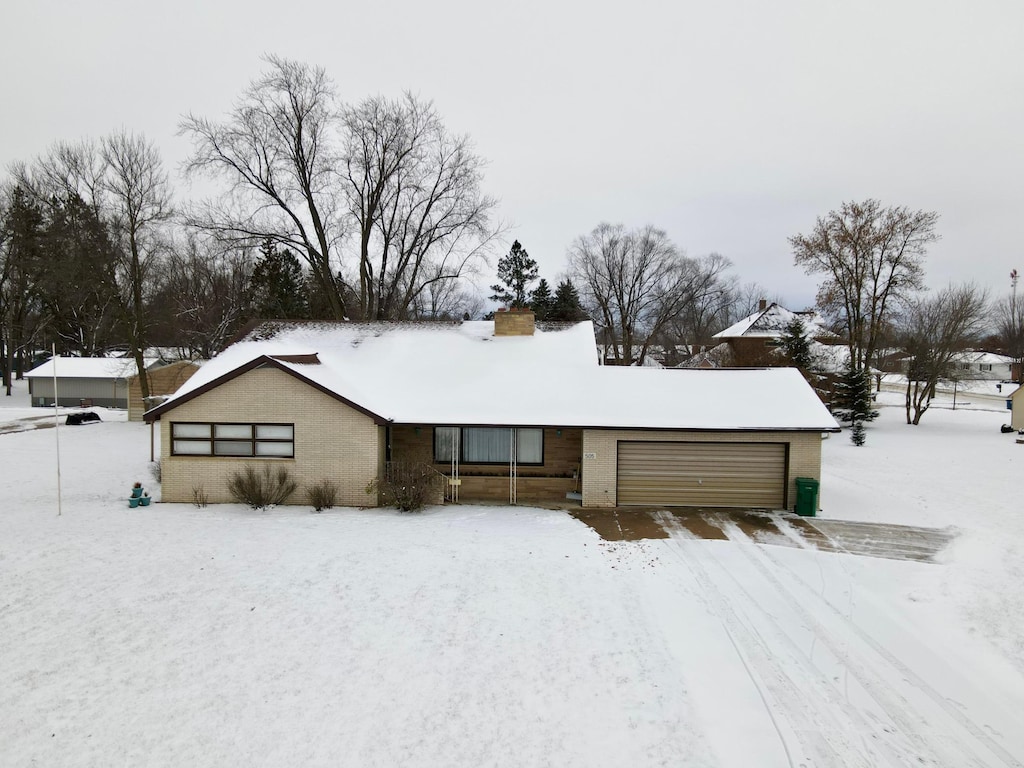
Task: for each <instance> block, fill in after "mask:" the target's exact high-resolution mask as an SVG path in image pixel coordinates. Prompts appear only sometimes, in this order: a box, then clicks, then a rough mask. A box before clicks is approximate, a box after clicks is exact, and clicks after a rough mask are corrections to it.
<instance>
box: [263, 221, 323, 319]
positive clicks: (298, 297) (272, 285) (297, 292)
mask: <svg viewBox="0 0 1024 768" xmlns="http://www.w3.org/2000/svg"><path fill="white" fill-rule="evenodd" d="M250 290H251V292H252V305H253V310H254V311H255V312H256V314H257V315H258V316H259V317H268V318H279V319H289V320H298V319H302V318H305V317H308V316H309V301H308V299H307V297H306V281H305V278H304V275H303V273H302V265H301V264H299V260H298V259H297V258H296V257H295V254H293V253H292V252H291V251H289V250H288V249H284V250H281V249H279V248H277V247H276V246H275V245H274V244H273V242H271V241H270V240H266V241H265V242H264V243H263V245H262V246H261V247H260V261H259V263H258V264H256V267H255V269H254V270H253V273H252V282H251V283H250Z"/></svg>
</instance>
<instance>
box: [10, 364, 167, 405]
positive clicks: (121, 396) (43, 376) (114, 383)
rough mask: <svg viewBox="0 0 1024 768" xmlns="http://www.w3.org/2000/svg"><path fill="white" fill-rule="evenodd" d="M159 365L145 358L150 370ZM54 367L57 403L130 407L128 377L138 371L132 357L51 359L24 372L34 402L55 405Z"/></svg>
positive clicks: (147, 367) (35, 403)
mask: <svg viewBox="0 0 1024 768" xmlns="http://www.w3.org/2000/svg"><path fill="white" fill-rule="evenodd" d="M159 365H160V362H159V361H158V360H152V359H147V360H146V369H147V370H153V369H154V368H157V367H159ZM54 369H56V376H57V401H58V405H63V406H82V405H84V406H93V405H95V406H103V407H106V408H127V407H128V379H129V378H130V377H131V376H133V375H135V374H137V372H138V371H137V369H136V367H135V360H134V359H132V358H130V357H60V356H58V357H56V358H51V359H50V360H47V361H46V362H45V363H43V364H42V365H39V366H37V367H35V368H33V369H32V370H31V371H29V372H28V373H26V374H25V378H26V379H28V391H29V396H30V398H31V402H32V405H34V406H52V405H53V396H54V393H53V384H54Z"/></svg>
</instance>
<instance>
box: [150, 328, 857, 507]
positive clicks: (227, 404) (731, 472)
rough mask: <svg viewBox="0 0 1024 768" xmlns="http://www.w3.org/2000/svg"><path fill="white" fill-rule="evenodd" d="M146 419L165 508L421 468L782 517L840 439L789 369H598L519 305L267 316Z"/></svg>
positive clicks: (358, 500)
mask: <svg viewBox="0 0 1024 768" xmlns="http://www.w3.org/2000/svg"><path fill="white" fill-rule="evenodd" d="M146 420H147V421H153V420H159V421H160V434H161V451H160V454H161V473H162V498H163V500H164V501H173V502H190V501H192V499H193V492H194V491H195V490H198V489H202V491H203V493H205V494H206V496H207V497H208V498H209V500H210V501H214V502H226V501H231V497H230V494H229V492H228V488H227V483H228V478H229V476H230V475H231V474H232V473H233V472H236V471H239V470H241V469H242V468H244V467H245V466H247V465H248V466H253V465H256V466H259V465H260V464H273V465H280V466H284V467H287V468H288V469H289V470H290V471H291V472H292V474H293V476H294V477H295V478H296V479H297V480H298V481H299V483H300V485H303V486H304V485H307V484H312V483H317V482H319V481H321V480H325V479H328V480H331V481H332V482H334V483H335V484H336V485H337V486H338V488H339V499H338V502H339V503H340V504H345V505H358V506H367V505H370V506H372V505H375V504H377V503H378V498H377V496H376V495H368V493H367V490H366V489H367V487H368V485H370V483H372V482H373V481H374V480H376V479H378V478H380V477H382V476H385V474H386V473H388V472H389V470H390V468H392V467H393V466H395V465H397V464H403V463H406V464H407V463H421V462H422V463H425V464H428V465H429V466H430V467H432V468H433V469H434V470H435V471H436V472H437V473H438V482H439V486H441V487H448V488H449V489H450V490H457V491H458V497H459V498H460V500H462V501H473V500H494V501H501V502H506V503H508V502H511V503H516V502H528V503H534V504H543V503H545V502H558V501H564V499H565V498H566V496H567V494H572V495H573V497H574V498H581V499H582V504H583V506H585V507H611V506H616V505H644V506H647V505H657V506H717V507H746V508H750V507H762V508H771V509H784V508H791V507H792V506H793V505H794V504H795V502H796V496H795V479H796V478H797V477H811V478H816V479H817V478H819V477H820V468H821V435H822V432H828V431H833V432H834V431H838V427H837V425H836V423H835V421H834V420H833V419H832V417H831V416H830V415H829V413H828V412H827V411H826V410H825V408H824V406H822V404H821V402H820V401H819V400H818V398H817V397H815V395H814V393H813V391H812V390H811V388H810V387H809V386H808V385H807V384H806V382H805V381H804V380H803V378H802V377H801V376H800V374H799V373H798V372H797V371H796V370H793V369H787V368H777V369H770V370H767V369H766V370H743V371H737V370H731V371H721V370H709V371H704V370H691V371H680V370H671V371H669V370H660V369H645V368H623V367H617V366H600V365H598V361H597V356H596V354H595V343H594V330H593V325H592V324H591V323H590V322H589V321H587V322H582V323H577V324H569V325H563V326H544V325H540V326H538V327H537V328H535V327H534V322H533V314H532V313H530V312H499V313H497V315H496V316H495V319H494V323H493V324H492V323H491V322H455V323H421V324H415V323H391V324H388V323H377V324H373V323H371V324H354V323H284V322H275V321H271V322H267V323H265V324H263V325H262V326H260V327H258V328H256V329H254V330H253V331H251V332H250V333H248V334H247V335H246V336H244V337H243V338H242V339H241V340H240V341H238V342H236V343H235V344H233V345H231V346H229V347H228V348H227V349H226V350H225V351H224V352H223V353H221V354H220V355H218V356H217V357H216V358H214V359H213V360H211V361H209V362H208V363H206V364H205V365H204V366H203V367H202V368H201V369H200V370H199V371H198V372H197V373H196V374H195V375H194V376H192V378H191V379H189V380H188V381H187V382H186V383H185V385H184V386H183V387H182V388H181V389H179V390H178V392H176V393H175V394H174V395H173V396H172V397H171V398H169V399H168V400H167V401H166V402H164V403H163V404H161V405H159V406H157V407H156V408H154V409H152V410H151V411H149V412H148V413H146ZM452 495H453V494H452ZM299 500H300V495H297V496H296V501H299Z"/></svg>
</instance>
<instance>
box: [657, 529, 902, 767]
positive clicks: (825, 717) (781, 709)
mask: <svg viewBox="0 0 1024 768" xmlns="http://www.w3.org/2000/svg"><path fill="white" fill-rule="evenodd" d="M659 522H660V523H661V524H662V525H664V526H665V528H666V530H669V531H671V532H672V533H673V534H674V535H673V536H672V537H671V538H670V539H668V540H666V541H665V546H666V548H667V550H668V551H669V552H670V553H671V554H672V556H673V557H675V558H676V559H678V560H679V562H680V563H681V564H682V565H683V566H684V567H685V568H686V569H687V570H689V571H690V573H691V574H692V575H693V578H694V579H695V581H696V582H697V584H698V585H699V586H700V590H701V599H702V600H703V601H704V603H705V607H706V608H707V610H708V612H709V613H710V614H712V615H713V616H715V617H716V618H718V619H719V621H721V623H722V626H723V628H724V630H725V632H726V634H727V635H728V636H729V638H730V639H731V640H732V642H733V643H734V645H735V647H736V650H737V653H738V655H739V657H740V660H741V661H742V662H743V664H744V666H745V668H746V669H747V671H748V674H749V676H750V679H751V682H752V683H753V685H754V686H755V688H756V689H757V691H758V693H759V694H760V695H761V699H762V701H763V703H764V705H765V708H766V710H767V712H768V715H769V717H770V718H771V720H772V723H773V724H774V725H775V727H776V730H777V731H778V734H779V738H780V740H781V742H782V744H783V747H784V749H785V751H786V753H787V759H788V760H789V762H790V765H794V766H797V765H799V766H818V767H820V768H824V767H826V766H834V767H835V768H839V767H840V766H842V767H843V768H846V767H847V766H865V767H867V766H877V765H879V764H880V761H883V760H884V761H885V762H884V763H882V764H885V763H888V764H893V763H892V761H893V759H896V760H897V762H896V763H895V764H903V765H909V764H911V763H910V762H908V761H904V760H900V759H899V758H898V756H897V755H895V754H893V753H892V752H891V750H890V748H889V746H888V745H887V744H884V743H881V744H877V745H872V744H870V743H869V742H868V741H867V740H866V738H865V734H866V733H868V732H869V731H871V730H873V729H872V727H871V726H870V725H869V724H867V723H864V722H853V721H852V720H853V719H854V718H850V717H849V713H847V712H841V711H840V712H837V709H836V707H835V705H834V703H833V701H832V698H833V692H832V690H831V686H829V685H828V683H827V681H826V680H824V678H823V676H822V675H821V673H820V672H819V671H817V670H812V671H810V672H809V671H808V670H807V668H806V667H802V666H801V665H798V664H793V663H789V662H788V661H786V660H784V659H782V658H780V656H779V654H778V653H777V652H776V650H775V643H774V642H772V639H769V638H766V637H765V636H764V635H763V634H762V633H761V631H760V630H759V628H758V626H757V625H756V623H755V622H753V621H751V620H750V618H749V617H748V616H747V615H746V611H745V610H742V609H741V608H740V607H739V606H738V603H739V602H740V601H739V600H737V599H735V598H733V597H732V596H730V595H727V594H726V593H725V591H724V590H723V589H722V587H721V586H720V582H719V581H718V580H716V578H715V577H714V576H712V574H711V565H710V563H711V560H710V559H708V558H706V557H705V556H704V555H703V552H704V551H705V549H704V547H705V545H704V543H703V542H699V541H696V540H695V541H694V542H693V543H694V547H693V548H687V549H686V551H684V550H683V546H682V544H683V542H682V541H681V539H683V538H689V537H688V535H687V532H686V531H685V529H684V528H683V527H682V526H681V525H679V523H678V522H677V521H676V520H675V519H674V518H672V516H671V514H669V513H664V516H663V517H661V518H660V519H659ZM698 550H699V551H700V552H701V553H702V554H701V555H700V556H695V555H696V553H697V552H698ZM879 749H881V753H880V752H879ZM794 756H795V757H796V759H795V760H794ZM916 764H918V765H920V763H916Z"/></svg>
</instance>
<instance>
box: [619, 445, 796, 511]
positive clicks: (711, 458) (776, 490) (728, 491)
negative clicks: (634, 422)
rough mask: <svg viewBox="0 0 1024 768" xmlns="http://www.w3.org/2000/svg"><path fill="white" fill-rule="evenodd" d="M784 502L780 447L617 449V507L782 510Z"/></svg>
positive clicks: (783, 459) (783, 449) (783, 461)
mask: <svg viewBox="0 0 1024 768" xmlns="http://www.w3.org/2000/svg"><path fill="white" fill-rule="evenodd" d="M785 501H786V445H785V444H784V443H678V442H620V443H619V469H618V503H619V504H620V505H623V506H625V505H640V506H670V507H744V508H754V507H764V508H767V509H782V508H783V507H784V505H785Z"/></svg>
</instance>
